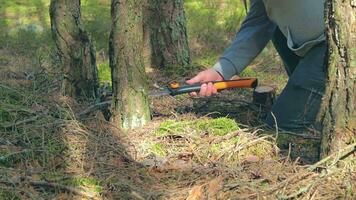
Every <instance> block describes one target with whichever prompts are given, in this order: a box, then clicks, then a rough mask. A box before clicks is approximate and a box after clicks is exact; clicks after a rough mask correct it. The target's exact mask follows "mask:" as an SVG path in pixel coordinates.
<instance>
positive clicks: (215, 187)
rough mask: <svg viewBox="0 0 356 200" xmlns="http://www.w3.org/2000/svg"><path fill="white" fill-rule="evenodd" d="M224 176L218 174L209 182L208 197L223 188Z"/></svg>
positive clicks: (211, 196) (213, 195) (212, 196)
mask: <svg viewBox="0 0 356 200" xmlns="http://www.w3.org/2000/svg"><path fill="white" fill-rule="evenodd" d="M223 180H224V177H222V176H219V177H217V178H215V179H213V180H211V181H210V182H209V185H208V195H209V199H211V198H214V197H215V196H216V195H217V194H218V192H219V191H220V190H221V189H222V188H223Z"/></svg>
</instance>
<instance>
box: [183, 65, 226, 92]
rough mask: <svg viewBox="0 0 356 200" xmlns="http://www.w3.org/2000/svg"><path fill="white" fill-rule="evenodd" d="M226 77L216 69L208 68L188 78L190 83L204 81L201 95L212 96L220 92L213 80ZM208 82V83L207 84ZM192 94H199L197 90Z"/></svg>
mask: <svg viewBox="0 0 356 200" xmlns="http://www.w3.org/2000/svg"><path fill="white" fill-rule="evenodd" d="M223 80H224V78H223V77H222V76H221V75H220V74H219V73H218V72H217V71H215V70H214V69H207V70H204V71H201V72H199V73H198V74H197V75H196V76H194V77H193V78H192V79H190V80H188V81H187V83H188V84H189V85H191V84H196V83H204V84H202V85H201V88H200V92H199V96H207V97H209V96H211V95H213V94H216V93H218V91H217V89H216V88H215V87H214V85H213V83H212V81H223ZM206 83H207V84H206ZM190 95H191V96H197V95H198V94H197V93H196V92H192V93H190Z"/></svg>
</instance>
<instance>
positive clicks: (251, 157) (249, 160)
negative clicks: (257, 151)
mask: <svg viewBox="0 0 356 200" xmlns="http://www.w3.org/2000/svg"><path fill="white" fill-rule="evenodd" d="M259 161H260V158H259V157H258V156H255V155H248V156H246V158H245V162H247V163H256V162H259Z"/></svg>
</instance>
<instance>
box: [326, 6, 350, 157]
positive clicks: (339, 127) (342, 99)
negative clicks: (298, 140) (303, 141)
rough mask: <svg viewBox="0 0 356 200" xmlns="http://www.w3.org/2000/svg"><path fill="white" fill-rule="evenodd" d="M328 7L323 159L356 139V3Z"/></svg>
mask: <svg viewBox="0 0 356 200" xmlns="http://www.w3.org/2000/svg"><path fill="white" fill-rule="evenodd" d="M325 5H326V6H325V8H326V13H325V16H326V28H327V30H326V35H327V41H328V60H327V66H328V68H327V70H328V82H327V89H326V93H325V96H324V99H323V104H322V107H321V110H320V112H319V120H320V122H321V124H322V127H323V128H322V144H321V157H325V156H327V155H329V154H331V153H333V152H335V151H337V150H338V149H340V148H342V147H343V146H344V145H346V144H347V143H349V142H351V140H355V138H356V116H355V103H356V101H355V95H356V91H355V90H356V84H355V83H356V79H355V78H356V15H355V13H356V2H355V0H345V1H338V0H327V2H326V4H325ZM354 142H355V141H354Z"/></svg>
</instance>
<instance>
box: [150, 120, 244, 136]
mask: <svg viewBox="0 0 356 200" xmlns="http://www.w3.org/2000/svg"><path fill="white" fill-rule="evenodd" d="M238 128H239V127H238V125H237V124H236V122H235V121H234V120H233V119H230V118H227V117H221V118H216V119H208V118H202V119H196V120H189V121H185V120H183V121H174V120H167V121H165V122H162V123H161V124H160V126H159V128H158V129H157V131H155V134H156V135H157V136H164V135H169V134H191V133H193V134H196V135H199V134H200V133H204V132H207V133H209V134H211V135H220V136H221V135H226V134H227V133H230V132H233V131H236V130H238Z"/></svg>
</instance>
